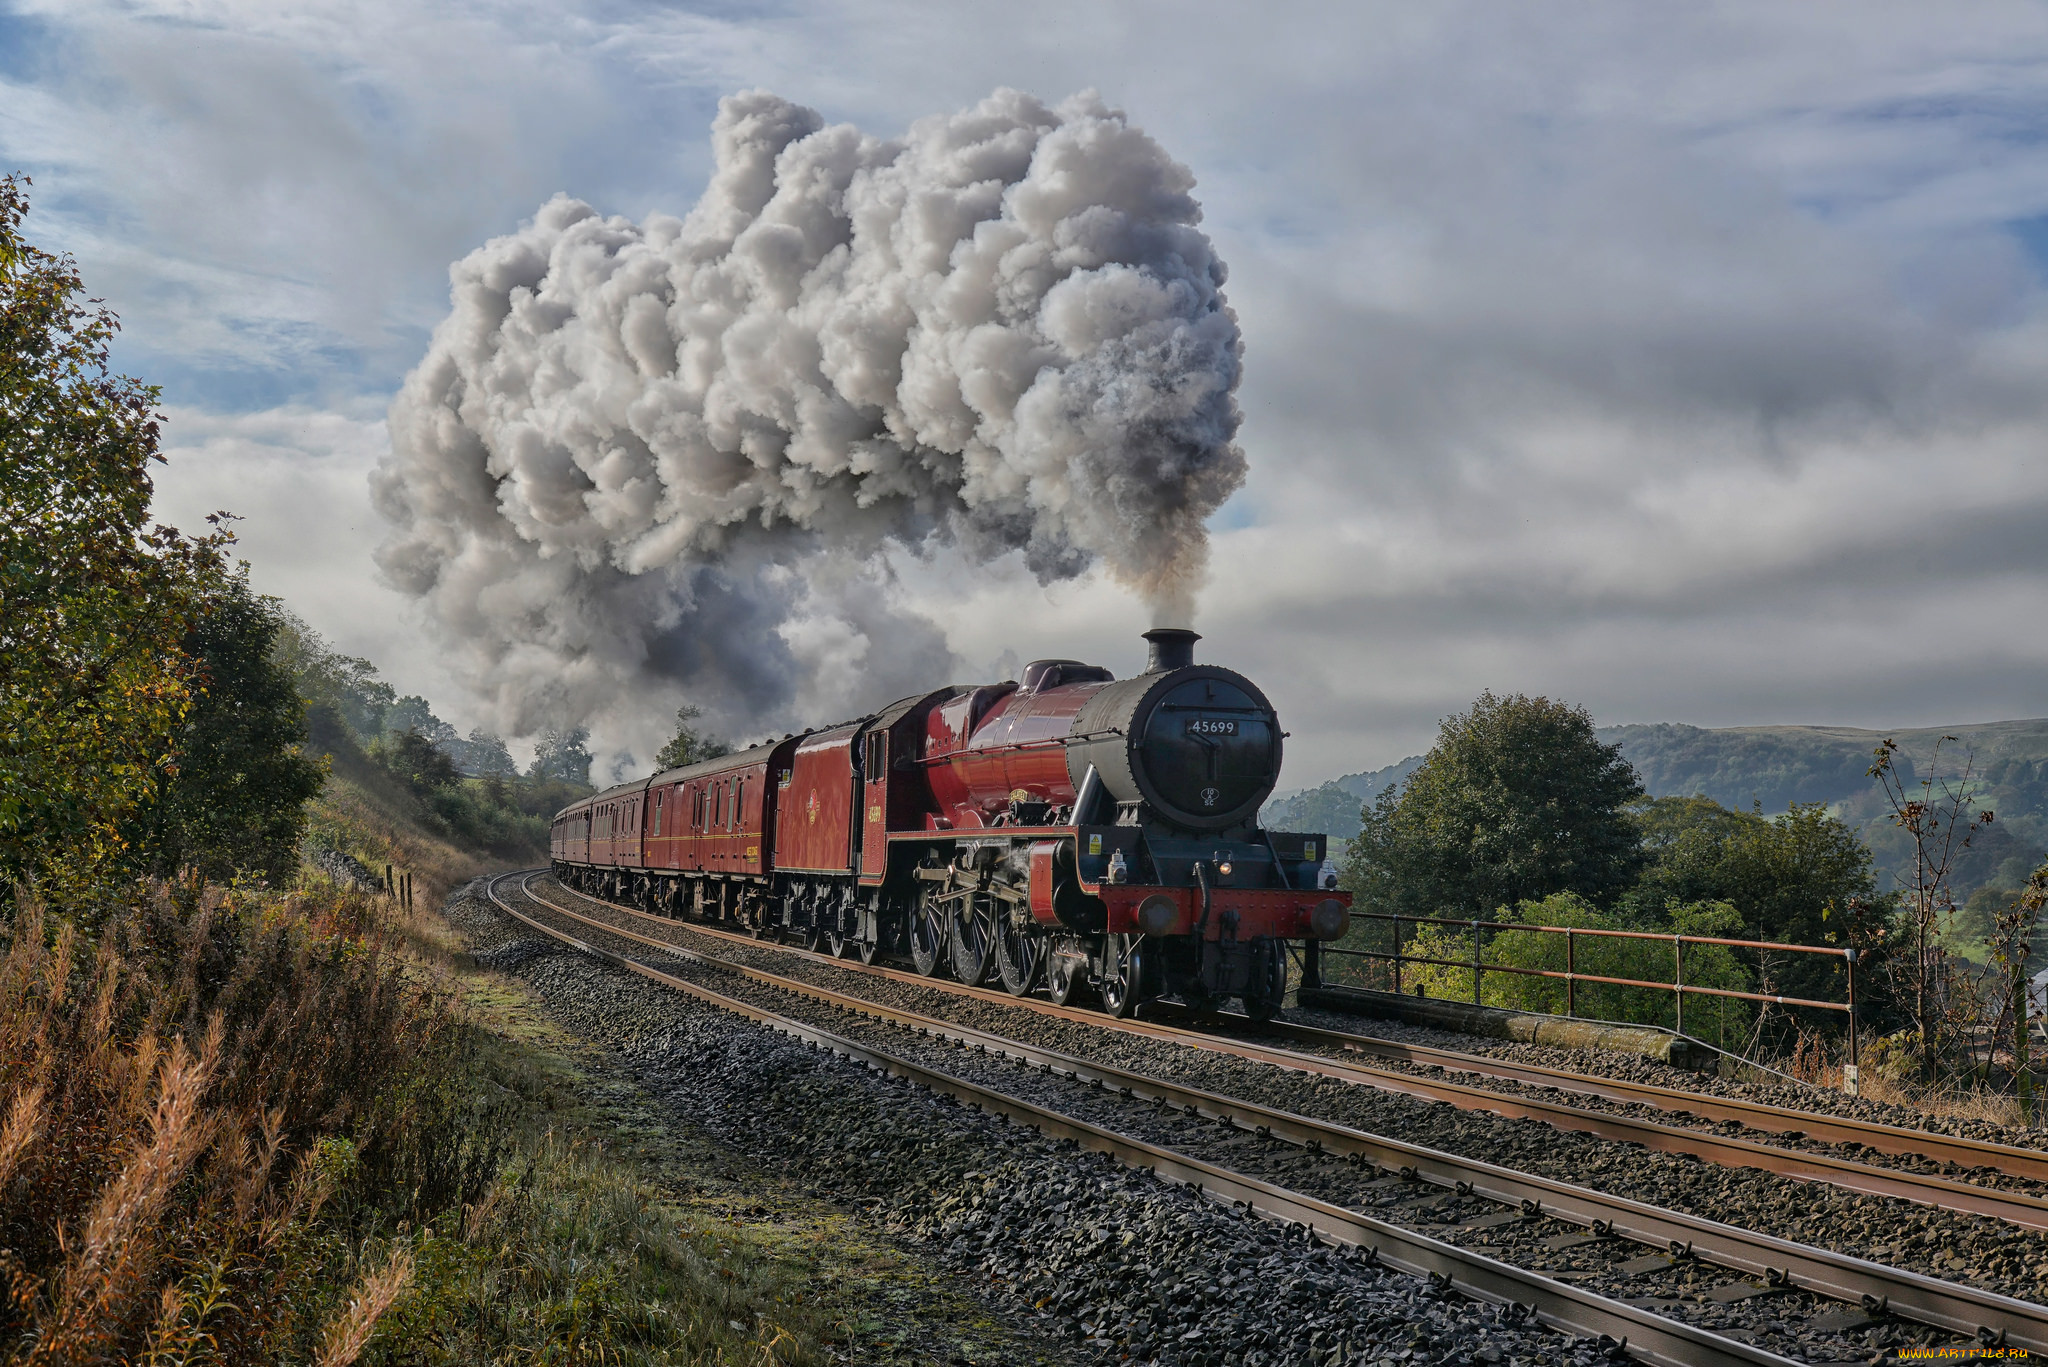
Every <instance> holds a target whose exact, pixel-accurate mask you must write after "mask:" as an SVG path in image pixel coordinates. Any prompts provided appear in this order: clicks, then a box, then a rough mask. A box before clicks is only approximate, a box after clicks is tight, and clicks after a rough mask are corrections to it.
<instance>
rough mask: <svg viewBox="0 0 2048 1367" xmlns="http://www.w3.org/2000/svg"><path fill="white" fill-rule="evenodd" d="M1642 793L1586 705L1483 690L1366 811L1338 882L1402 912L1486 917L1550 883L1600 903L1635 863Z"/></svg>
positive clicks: (1628, 877) (1539, 893)
mask: <svg viewBox="0 0 2048 1367" xmlns="http://www.w3.org/2000/svg"><path fill="white" fill-rule="evenodd" d="M1641 796H1642V785H1641V784H1640V783H1639V782H1637V780H1636V774H1635V770H1633V769H1632V768H1630V767H1629V764H1628V761H1627V760H1625V759H1623V758H1622V757H1621V747H1619V746H1618V745H1603V744H1601V743H1600V741H1599V739H1598V738H1597V737H1595V736H1594V734H1593V719H1592V717H1590V716H1589V715H1588V714H1587V712H1586V710H1585V709H1584V708H1582V707H1572V706H1569V705H1567V704H1565V703H1561V702H1552V701H1551V700H1550V699H1548V698H1528V697H1524V696H1522V695H1520V694H1516V695H1514V696H1513V697H1507V698H1500V697H1495V696H1494V695H1493V694H1492V693H1491V692H1486V693H1482V694H1480V695H1479V698H1478V700H1477V701H1475V702H1474V703H1473V704H1472V710H1471V711H1470V712H1468V713H1465V714H1462V715H1459V716H1453V717H1448V718H1446V719H1445V720H1444V722H1443V723H1442V726H1441V728H1440V732H1439V735H1438V738H1437V743H1436V745H1435V747H1434V748H1433V749H1431V750H1430V752H1429V754H1428V755H1426V756H1425V757H1424V758H1423V761H1422V765H1421V767H1420V768H1418V769H1417V770H1416V771H1415V772H1414V773H1413V774H1411V775H1409V777H1408V780H1407V782H1406V783H1404V784H1402V785H1401V787H1400V789H1399V790H1398V791H1397V790H1395V789H1391V788H1389V789H1387V790H1386V791H1384V792H1382V793H1381V794H1380V796H1379V798H1378V799H1377V800H1376V801H1375V802H1374V803H1373V805H1372V806H1371V808H1369V809H1368V810H1367V811H1366V813H1365V824H1364V827H1363V829H1361V830H1360V832H1359V834H1358V838H1357V839H1356V840H1354V841H1352V843H1351V852H1350V855H1349V857H1348V859H1347V860H1346V866H1345V881H1346V884H1347V885H1348V886H1349V887H1350V888H1351V889H1352V890H1353V891H1354V892H1356V893H1358V894H1359V896H1360V899H1361V902H1362V903H1363V904H1364V906H1363V909H1365V910H1369V911H1395V912H1400V913H1402V914H1405V915H1439V914H1442V915H1451V916H1487V915H1490V914H1492V913H1493V911H1494V910H1495V909H1497V908H1500V907H1511V906H1516V905H1518V904H1520V903H1522V902H1524V901H1540V900H1542V899H1543V898H1546V897H1549V896H1551V895H1552V894H1554V893H1560V892H1570V893H1576V894H1577V895H1579V896H1580V897H1583V898H1585V899H1586V900H1587V901H1589V902H1591V903H1593V904H1595V905H1598V906H1604V905H1606V904H1607V903H1609V902H1611V901H1612V900H1613V899H1614V897H1615V895H1616V894H1618V893H1619V892H1620V891H1621V890H1622V889H1624V888H1626V887H1627V886H1628V885H1629V884H1630V883H1631V882H1632V881H1633V880H1634V878H1635V875H1636V871H1637V869H1638V868H1639V867H1640V865H1641V862H1642V860H1641V854H1640V852H1639V840H1638V833H1637V828H1636V825H1635V823H1634V822H1633V821H1632V820H1631V819H1630V817H1629V813H1628V810H1627V809H1628V805H1629V804H1630V803H1631V802H1633V801H1635V800H1636V799H1637V798H1639V797H1641Z"/></svg>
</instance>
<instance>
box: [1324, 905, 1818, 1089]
mask: <svg viewBox="0 0 2048 1367" xmlns="http://www.w3.org/2000/svg"><path fill="white" fill-rule="evenodd" d="M1352 920H1353V921H1354V922H1358V921H1379V922H1384V923H1391V924H1392V925H1393V928H1394V948H1393V950H1392V951H1391V952H1389V951H1386V950H1374V949H1344V948H1339V947H1337V946H1335V945H1329V944H1323V945H1320V946H1318V948H1317V952H1316V953H1315V954H1313V955H1312V956H1311V957H1310V959H1309V961H1308V962H1307V963H1306V964H1304V966H1303V968H1304V972H1303V980H1302V981H1303V985H1304V986H1308V987H1321V986H1324V985H1326V984H1325V983H1324V980H1323V964H1324V963H1325V962H1326V961H1327V960H1328V959H1330V958H1332V957H1336V958H1350V959H1357V960H1378V961H1383V962H1387V963H1391V964H1392V965H1393V967H1394V982H1393V991H1395V992H1397V993H1399V992H1403V991H1405V990H1406V985H1405V983H1404V981H1403V980H1404V977H1405V972H1406V969H1407V967H1408V966H1409V965H1410V964H1428V965H1434V966H1439V967H1443V968H1453V969H1462V970H1465V971H1467V972H1469V973H1471V975H1472V1001H1473V1004H1474V1005H1478V1004H1480V997H1481V993H1480V984H1481V980H1482V979H1483V977H1484V975H1486V974H1488V973H1497V974H1498V973H1506V974H1516V975H1520V976H1523V977H1534V978H1548V979H1552V980H1560V981H1562V982H1563V983H1564V992H1565V1011H1564V1013H1565V1015H1567V1016H1577V1015H1578V985H1579V984H1580V983H1600V984H1604V985H1607V986H1612V987H1632V988H1644V989H1648V990H1650V991H1657V992H1669V993H1671V994H1672V1007H1673V1013H1674V1017H1675V1020H1676V1024H1677V1033H1679V1034H1681V1035H1682V1034H1684V1033H1685V1000H1686V997H1687V996H1688V995H1691V996H1696V997H1722V998H1730V999H1733V1000H1737V1001H1749V1002H1764V1003H1769V1004H1772V1005H1776V1006H1791V1007H1805V1008H1809V1009H1812V1010H1816V1011H1838V1012H1842V1013H1844V1014H1846V1016H1847V1017H1848V1024H1849V1031H1848V1034H1849V1065H1848V1072H1847V1074H1846V1075H1845V1077H1844V1079H1843V1080H1844V1082H1845V1083H1846V1084H1847V1085H1848V1086H1849V1088H1850V1089H1852V1090H1853V1089H1854V1088H1855V1086H1856V1081H1857V1074H1858V1062H1859V1060H1858V1053H1857V1045H1856V1034H1857V1031H1856V1028H1855V1027H1856V951H1855V950H1854V949H1848V948H1834V947H1832V946H1826V945H1788V944H1776V943H1773V942H1771V941H1768V940H1731V939H1726V938H1723V937H1720V936H1715V935H1681V934H1677V933H1673V932H1661V931H1651V930H1598V929H1593V928H1590V927H1584V926H1543V925H1524V924H1522V923H1520V922H1512V921H1482V920H1476V919H1468V920H1454V919H1451V918H1448V917H1442V916H1402V915H1398V914H1394V913H1389V912H1353V913H1352ZM1403 926H1418V927H1419V926H1446V927H1449V928H1451V929H1453V930H1457V931H1461V932H1468V933H1470V935H1471V937H1472V952H1471V955H1470V957H1469V958H1465V959H1446V958H1441V957H1433V956H1430V955H1426V954H1410V953H1408V952H1407V950H1406V946H1405V942H1404V938H1403V935H1402V927H1403ZM1488 931H1492V932H1495V933H1503V932H1504V933H1510V934H1523V935H1561V936H1563V937H1564V958H1565V966H1564V968H1563V969H1561V970H1560V969H1554V968H1531V967H1528V966H1526V965H1522V964H1505V963H1488V962H1486V960H1485V955H1484V952H1483V947H1484V935H1485V932H1488ZM1596 938H1597V939H1612V940H1652V941H1658V942H1661V943H1663V944H1668V945H1670V946H1671V979H1670V981H1668V982H1661V981H1657V980H1654V979H1645V978H1625V977H1617V976H1614V975H1611V974H1601V973H1582V972H1580V971H1579V969H1578V946H1579V942H1580V941H1581V940H1584V939H1596ZM1687 945H1721V946H1724V947H1727V948H1730V949H1745V950H1755V951H1760V952H1775V953H1784V954H1819V955H1823V956H1826V957H1828V958H1831V959H1836V960H1839V961H1840V962H1841V963H1842V964H1843V966H1844V968H1845V970H1846V979H1847V985H1846V991H1845V993H1844V996H1845V1000H1843V1001H1839V1002H1833V1001H1816V1000H1812V999H1809V998H1805V997H1788V996H1783V995H1780V994H1777V993H1771V992H1745V991H1741V990H1738V989H1736V988H1729V987H1710V986H1707V985H1705V984H1701V983H1689V982H1687V981H1686V980H1685V948H1686V946H1687Z"/></svg>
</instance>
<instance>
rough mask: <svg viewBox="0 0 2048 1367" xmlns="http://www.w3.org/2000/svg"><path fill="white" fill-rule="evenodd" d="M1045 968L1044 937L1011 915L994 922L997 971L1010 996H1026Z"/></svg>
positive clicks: (1036, 983) (1035, 984)
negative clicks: (1018, 922)
mask: <svg viewBox="0 0 2048 1367" xmlns="http://www.w3.org/2000/svg"><path fill="white" fill-rule="evenodd" d="M1044 967H1045V937H1044V936H1043V935H1039V934H1037V933H1035V932H1033V931H1032V930H1030V929H1029V928H1028V927H1025V926H1020V925H1018V924H1017V922H1016V921H1015V919H1013V918H1012V917H1010V916H1007V915H1004V916H999V917H998V918H997V921H996V972H998V973H1000V974H1001V975H1002V978H1003V987H1004V988H1005V989H1006V990H1008V992H1009V993H1010V995H1011V996H1013V997H1026V996H1029V995H1030V994H1031V989H1032V988H1033V987H1036V986H1037V985H1038V974H1039V972H1040V970H1042V969H1043V968H1044Z"/></svg>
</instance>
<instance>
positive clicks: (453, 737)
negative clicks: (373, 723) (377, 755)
mask: <svg viewBox="0 0 2048 1367" xmlns="http://www.w3.org/2000/svg"><path fill="white" fill-rule="evenodd" d="M401 731H417V732H419V733H420V734H421V735H423V736H425V737H426V738H427V739H428V740H429V741H431V742H432V743H433V744H435V745H439V746H443V747H445V746H447V745H449V744H451V743H453V742H455V741H457V740H459V739H460V733H459V732H457V731H456V729H455V728H454V727H452V726H450V725H449V724H448V723H447V722H445V721H442V720H441V719H440V718H439V717H437V716H435V715H434V709H433V708H432V707H431V706H429V705H428V703H427V700H426V699H425V698H422V697H420V696H419V695H418V694H417V693H411V694H407V695H406V696H405V697H403V698H400V699H399V700H398V701H397V702H394V703H392V704H391V705H390V706H389V707H387V708H385V709H384V717H383V732H384V734H385V735H387V736H395V735H397V734H398V733H400V732H401Z"/></svg>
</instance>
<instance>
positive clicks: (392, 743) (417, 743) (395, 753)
mask: <svg viewBox="0 0 2048 1367" xmlns="http://www.w3.org/2000/svg"><path fill="white" fill-rule="evenodd" d="M370 753H371V755H373V756H375V758H376V759H377V762H378V763H380V764H382V765H383V766H384V767H385V768H386V769H388V770H390V771H391V774H392V776H393V777H394V778H396V779H397V780H398V781H399V782H401V783H403V784H404V785H405V786H406V787H408V788H410V789H412V791H413V792H414V793H415V794H416V795H418V796H420V797H425V796H427V795H428V794H430V793H432V792H434V791H435V790H436V789H440V788H447V787H451V786H453V785H454V784H455V783H457V782H458V781H460V779H461V778H462V775H461V774H459V773H457V772H456V770H455V761H454V760H452V759H450V758H448V754H447V752H446V751H444V750H443V749H442V748H441V747H440V746H438V745H436V744H434V742H433V741H432V740H430V739H428V738H427V737H426V736H423V735H421V734H420V733H419V732H417V731H400V732H398V733H397V734H396V735H390V736H385V737H384V738H382V739H381V740H379V741H378V742H377V743H376V744H375V745H373V746H371V747H370Z"/></svg>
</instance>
